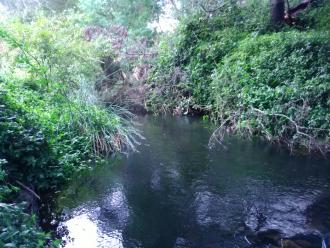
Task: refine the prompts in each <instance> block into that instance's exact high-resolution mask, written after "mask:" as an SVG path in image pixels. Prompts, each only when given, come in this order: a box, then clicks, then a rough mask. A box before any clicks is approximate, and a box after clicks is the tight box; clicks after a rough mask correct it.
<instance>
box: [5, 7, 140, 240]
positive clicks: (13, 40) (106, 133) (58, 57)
mask: <svg viewBox="0 0 330 248" xmlns="http://www.w3.org/2000/svg"><path fill="white" fill-rule="evenodd" d="M79 18H80V15H75V14H72V13H66V14H63V15H62V16H57V17H47V18H46V17H45V16H42V15H41V16H38V17H36V19H32V20H30V22H24V23H23V22H21V21H19V20H12V21H8V22H7V23H5V24H4V25H3V26H2V27H0V42H1V53H0V62H1V67H0V141H1V142H0V159H1V160H0V161H1V167H0V169H1V170H0V200H1V201H2V202H6V204H4V203H3V204H1V205H0V214H1V215H2V216H0V227H1V228H2V229H1V230H0V237H1V241H0V246H1V247H3V246H4V247H17V246H20V247H45V244H46V241H47V240H48V239H49V235H46V234H44V233H43V232H41V230H40V228H38V227H36V221H35V217H33V216H31V215H29V214H26V213H25V210H26V209H25V207H24V205H21V204H16V203H13V202H14V201H15V192H16V191H17V190H16V189H17V188H15V187H13V185H18V186H21V185H26V186H27V187H29V188H30V189H32V190H33V191H35V192H36V193H37V194H39V195H40V196H42V195H43V194H45V193H47V195H51V194H54V193H55V192H56V191H59V190H60V189H61V188H62V187H63V185H65V184H66V183H67V182H68V181H69V180H70V179H71V178H72V177H73V176H74V175H75V173H76V172H78V171H79V170H86V169H91V168H92V167H93V165H94V164H95V163H98V162H100V161H101V160H102V159H103V158H104V156H107V155H110V154H113V153H115V152H121V151H124V150H126V149H133V148H134V144H135V139H134V134H136V135H138V133H136V131H135V130H134V129H133V128H132V127H131V122H130V121H131V120H130V118H131V116H130V115H129V114H127V112H125V111H124V110H121V109H118V108H117V109H116V108H115V107H109V108H107V107H106V106H105V105H104V104H103V103H102V102H100V101H99V100H98V95H97V93H96V92H95V90H94V84H95V83H96V82H97V81H98V80H102V79H103V77H104V75H103V71H102V68H101V62H100V61H101V58H103V57H104V56H105V55H109V54H111V50H110V48H109V46H108V45H107V42H106V41H105V40H103V39H102V37H100V38H99V39H93V40H92V41H87V40H85V39H84V36H83V27H82V25H81V24H80V21H79ZM4 161H5V163H4ZM41 200H42V199H41ZM1 242H2V243H1ZM55 245H56V244H55Z"/></svg>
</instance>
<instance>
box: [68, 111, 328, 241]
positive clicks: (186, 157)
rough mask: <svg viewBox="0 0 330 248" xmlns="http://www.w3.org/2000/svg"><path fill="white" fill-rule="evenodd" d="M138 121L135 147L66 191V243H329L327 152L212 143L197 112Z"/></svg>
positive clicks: (232, 141)
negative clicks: (312, 154) (299, 153)
mask: <svg viewBox="0 0 330 248" xmlns="http://www.w3.org/2000/svg"><path fill="white" fill-rule="evenodd" d="M141 122H142V123H143V125H141V128H142V129H143V131H144V135H145V136H146V138H147V139H146V141H144V142H145V143H143V144H142V145H141V147H140V153H137V154H132V155H131V156H129V157H128V158H127V159H124V160H123V161H122V162H120V163H119V166H118V167H116V168H114V169H113V170H110V169H109V168H105V169H104V170H103V171H101V172H94V174H93V176H92V179H90V176H88V177H86V178H83V179H82V180H77V181H78V182H77V183H76V184H73V185H72V187H71V189H69V190H68V192H74V194H71V195H70V194H68V195H67V196H66V197H65V196H64V199H66V201H64V205H65V206H67V207H68V208H69V216H70V218H69V220H68V221H66V222H65V224H66V225H67V226H68V229H69V232H70V236H71V237H72V238H73V239H74V241H73V242H71V243H68V244H67V246H66V247H74V248H81V247H89V248H93V247H123V248H124V247H125V248H126V247H129V248H131V247H132V248H133V247H144V248H155V247H157V248H172V247H177V248H178V247H186V248H189V247H191V248H204V247H205V248H206V247H212V248H217V247H219V248H220V247H221V248H226V247H228V248H229V247H250V246H249V245H250V244H249V243H251V245H252V244H253V247H267V246H268V245H269V244H273V246H272V247H281V245H280V243H278V242H284V243H285V242H286V243H287V244H290V245H291V246H292V247H295V246H294V245H296V244H298V243H299V242H300V243H301V242H305V244H306V242H307V243H308V242H312V243H311V244H313V245H314V246H311V247H321V246H322V238H323V243H324V244H323V245H328V244H327V242H329V241H330V240H329V238H328V237H329V235H328V234H329V233H330V224H329V223H330V221H329V216H330V204H329V202H330V200H329V199H330V197H329V195H330V194H327V192H330V188H329V185H330V165H329V163H328V161H325V160H317V159H311V158H302V157H293V156H290V155H289V154H288V153H286V152H284V151H282V150H278V149H277V148H274V147H272V146H269V145H265V144H263V143H260V142H252V141H244V140H240V139H236V138H234V137H233V138H231V139H230V140H229V142H228V144H227V146H228V150H226V151H223V150H221V149H218V150H209V149H207V143H208V138H209V136H210V133H211V131H212V129H211V128H210V127H211V125H209V124H205V123H203V122H201V121H199V120H194V119H189V118H168V117H167V118H166V119H162V118H150V117H148V118H147V119H145V120H141ZM109 171H110V172H109ZM79 181H80V182H79ZM68 199H70V200H68ZM68 202H69V203H70V204H69V203H68ZM62 205H63V204H62ZM288 237H290V240H286V239H287V238H288ZM306 237H307V238H306ZM309 240H312V241H309ZM314 241H315V242H314ZM313 242H314V243H313ZM315 244H316V246H315ZM251 247H252V246H251ZM284 247H285V246H284ZM298 247H299V246H298ZM300 247H304V246H300Z"/></svg>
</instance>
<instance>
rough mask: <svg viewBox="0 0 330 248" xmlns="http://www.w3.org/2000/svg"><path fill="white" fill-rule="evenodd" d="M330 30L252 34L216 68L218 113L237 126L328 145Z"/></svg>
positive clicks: (276, 137)
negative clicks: (324, 31) (258, 35)
mask: <svg viewBox="0 0 330 248" xmlns="http://www.w3.org/2000/svg"><path fill="white" fill-rule="evenodd" d="M329 38H330V36H329V33H319V32H310V33H306V32H305V33H300V32H297V31H291V32H282V33H275V34H271V35H263V36H260V37H257V38H247V39H244V40H243V41H241V42H240V46H239V48H238V49H237V50H236V51H235V52H234V53H232V54H230V55H228V56H226V58H225V59H224V61H223V63H221V64H219V66H218V68H217V70H216V72H215V73H214V74H213V83H212V85H213V90H214V91H213V99H214V101H215V104H214V107H215V108H214V111H213V113H214V115H215V116H216V118H217V119H219V120H221V121H224V120H226V119H227V118H228V117H230V116H231V117H232V118H231V120H230V124H231V125H233V126H234V128H235V129H237V130H245V131H247V129H248V131H249V132H252V133H256V134H261V135H263V136H265V137H267V138H268V139H271V140H277V141H281V142H282V141H283V142H285V143H286V144H287V145H289V146H290V147H292V148H294V147H296V146H303V147H305V148H306V149H308V150H314V149H319V150H322V151H324V152H326V151H327V149H328V148H327V147H325V146H326V144H327V143H328V142H329V140H327V139H328V137H329V134H330V114H329V108H330V105H329V104H330V103H329V90H330V88H329V83H328V82H329V80H330V67H329V63H330V59H329V58H330V57H329V51H330V43H329V42H328V41H329Z"/></svg>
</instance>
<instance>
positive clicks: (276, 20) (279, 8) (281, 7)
mask: <svg viewBox="0 0 330 248" xmlns="http://www.w3.org/2000/svg"><path fill="white" fill-rule="evenodd" d="M284 11H285V3H284V0H270V15H271V22H272V24H273V25H280V24H282V23H283V22H284Z"/></svg>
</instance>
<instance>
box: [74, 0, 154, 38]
mask: <svg viewBox="0 0 330 248" xmlns="http://www.w3.org/2000/svg"><path fill="white" fill-rule="evenodd" d="M78 8H79V9H80V11H82V12H83V13H85V14H86V17H87V18H86V19H85V20H84V21H85V22H86V24H92V25H100V26H102V27H107V26H110V25H122V26H125V27H126V28H128V30H129V31H130V33H131V34H132V35H133V36H144V35H148V34H150V33H151V30H150V29H148V27H147V26H148V23H149V22H151V21H152V20H153V19H155V18H157V16H158V14H159V12H160V6H159V4H158V3H157V1H154V0H136V1H131V0H97V1H95V0H79V2H78Z"/></svg>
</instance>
